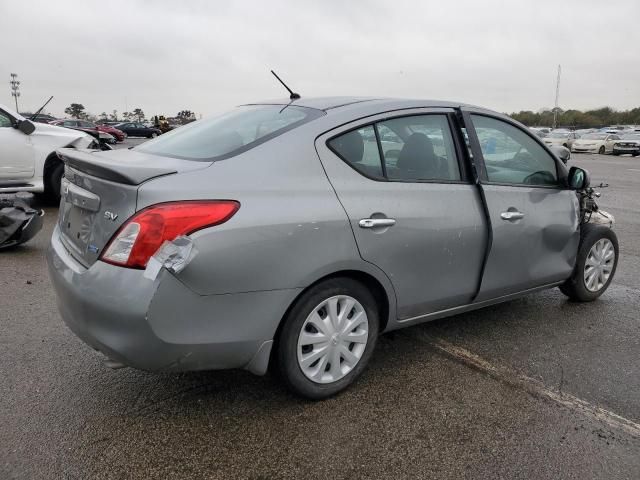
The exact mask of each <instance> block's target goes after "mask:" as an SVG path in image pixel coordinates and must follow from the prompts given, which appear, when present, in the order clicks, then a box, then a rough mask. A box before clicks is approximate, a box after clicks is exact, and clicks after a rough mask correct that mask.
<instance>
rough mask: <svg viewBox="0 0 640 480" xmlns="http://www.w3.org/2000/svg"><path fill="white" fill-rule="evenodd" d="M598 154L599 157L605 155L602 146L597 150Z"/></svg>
mask: <svg viewBox="0 0 640 480" xmlns="http://www.w3.org/2000/svg"><path fill="white" fill-rule="evenodd" d="M598 153H599V154H600V155H604V153H605V148H604V145H602V146H601V147H600V148H599V149H598Z"/></svg>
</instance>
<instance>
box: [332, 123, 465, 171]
mask: <svg viewBox="0 0 640 480" xmlns="http://www.w3.org/2000/svg"><path fill="white" fill-rule="evenodd" d="M376 132H377V136H376ZM328 146H329V148H331V150H333V151H334V152H335V153H336V154H337V155H338V156H340V157H341V158H342V159H343V160H344V161H346V162H347V163H349V165H351V166H352V167H353V168H354V169H356V170H357V171H359V172H360V173H363V174H365V175H366V176H368V177H371V178H374V179H379V180H385V179H386V180H391V181H393V180H396V181H408V182H420V181H459V180H460V178H461V176H460V167H459V165H458V159H457V157H456V153H455V148H454V144H453V139H452V137H451V131H450V128H449V122H448V120H447V116H446V115H414V116H409V117H398V118H394V119H391V120H385V121H383V122H378V123H375V124H372V125H367V126H364V127H360V128H359V129H356V130H351V131H349V132H346V133H343V134H342V135H339V136H337V137H334V138H332V139H331V140H329V141H328Z"/></svg>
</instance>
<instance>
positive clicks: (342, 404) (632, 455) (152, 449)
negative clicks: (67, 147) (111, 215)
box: [0, 141, 640, 479]
mask: <svg viewBox="0 0 640 480" xmlns="http://www.w3.org/2000/svg"><path fill="white" fill-rule="evenodd" d="M131 143H139V142H138V141H128V143H127V145H129V144H131ZM127 145H124V146H125V147H126V146H127ZM570 164H575V165H579V166H582V167H584V168H587V169H588V170H589V171H590V172H591V174H592V184H594V183H599V182H600V181H605V182H608V183H610V184H611V186H610V187H609V188H607V189H603V190H602V193H603V196H602V198H601V200H600V205H601V207H602V208H604V209H606V210H608V211H610V212H611V213H613V214H614V215H615V216H616V221H617V226H616V230H617V233H618V235H619V239H620V244H621V257H620V261H619V264H618V272H617V275H616V278H615V280H614V284H613V285H612V286H611V288H610V289H609V291H608V292H607V293H606V294H605V295H604V296H603V297H602V298H601V299H599V300H598V301H596V302H594V303H592V304H574V303H569V302H568V301H567V300H566V299H565V297H564V296H563V295H562V294H561V293H560V292H559V291H558V290H557V289H554V290H551V291H546V292H542V293H539V294H535V295H532V296H529V297H527V298H523V299H519V300H515V301H511V302H509V303H505V304H502V305H497V306H493V307H488V308H485V309H483V310H480V311H477V312H472V313H467V314H463V315H458V316H456V317H453V318H449V319H445V320H440V321H436V322H432V323H429V324H425V325H420V326H416V327H412V328H409V329H405V330H401V331H397V332H393V333H391V334H388V335H385V336H383V337H382V338H381V339H380V342H379V345H378V348H377V351H376V354H375V355H374V358H373V361H372V364H371V366H370V368H369V369H368V370H367V372H366V373H365V374H364V376H363V377H362V379H361V380H360V381H359V382H358V383H357V384H355V385H354V386H353V387H352V388H351V389H349V390H348V391H347V392H345V393H344V394H342V395H340V396H338V397H336V398H333V399H330V400H327V401H323V402H318V403H313V402H308V401H303V400H300V399H298V398H296V397H293V396H292V395H290V394H289V393H287V391H285V390H284V388H283V387H281V386H280V384H279V383H278V382H277V381H275V380H274V379H273V378H272V377H270V376H266V377H255V376H252V375H251V374H249V373H247V372H244V371H224V372H200V373H188V374H150V373H145V372H140V371H135V370H132V369H120V370H110V369H108V368H107V367H105V365H104V363H103V358H102V357H101V356H100V355H98V354H97V353H95V352H93V351H92V350H91V349H89V348H88V347H86V346H85V345H84V344H83V343H82V342H81V341H80V340H78V339H77V338H76V337H75V336H74V335H72V334H71V333H70V332H69V331H68V330H67V328H66V327H65V326H64V324H63V323H62V320H61V319H60V317H59V315H58V312H57V310H56V307H55V299H54V294H53V291H52V289H51V287H50V285H49V280H48V275H47V271H46V265H45V260H44V254H45V250H46V246H47V242H48V239H49V236H50V234H51V230H52V227H53V224H54V222H55V219H56V215H57V209H56V208H55V207H47V208H46V217H45V218H46V223H45V228H44V231H43V232H41V233H40V234H39V236H38V237H36V239H34V240H33V241H32V242H30V243H29V244H27V245H25V246H23V247H21V248H17V249H14V250H11V251H5V252H2V253H0V326H1V327H2V334H1V335H0V365H1V366H2V370H1V372H2V374H1V375H0V392H1V395H0V478H1V479H5V478H6V479H57V478H63V479H88V478H92V479H102V478H110V479H111V478H113V479H125V478H127V479H128V478H131V479H137V478H140V479H148V478H158V479H164V478H211V479H218V478H220V479H222V478H224V479H232V478H251V479H269V478H309V479H313V478H335V479H353V478H509V479H513V478H532V479H534V478H535V479H539V478H576V479H591V478H608V479H611V478H628V479H637V478H640V375H639V371H640V322H639V317H640V313H639V312H640V193H639V192H640V159H639V158H631V157H626V156H625V157H613V156H600V155H591V156H588V155H574V157H573V159H572V160H571V162H570Z"/></svg>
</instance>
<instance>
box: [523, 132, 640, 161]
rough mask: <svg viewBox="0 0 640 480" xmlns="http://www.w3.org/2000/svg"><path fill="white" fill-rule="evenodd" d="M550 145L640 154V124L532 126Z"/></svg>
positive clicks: (614, 153)
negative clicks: (598, 126) (587, 126)
mask: <svg viewBox="0 0 640 480" xmlns="http://www.w3.org/2000/svg"><path fill="white" fill-rule="evenodd" d="M530 130H532V131H533V132H535V133H536V134H537V135H538V136H539V137H541V138H542V139H543V141H544V143H545V144H546V145H548V146H562V147H565V148H568V149H569V150H571V151H572V152H575V153H599V154H601V155H602V154H607V153H611V154H613V155H623V154H630V155H632V156H634V157H635V156H638V155H640V126H629V127H622V128H620V127H606V128H602V129H599V130H598V129H595V128H592V129H583V130H574V131H571V130H567V129H562V128H558V129H553V130H552V129H550V128H544V127H531V128H530Z"/></svg>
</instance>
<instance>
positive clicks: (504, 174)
mask: <svg viewBox="0 0 640 480" xmlns="http://www.w3.org/2000/svg"><path fill="white" fill-rule="evenodd" d="M471 118H472V120H473V125H474V127H475V130H476V133H477V135H478V140H479V141H480V147H481V149H482V155H483V157H484V163H485V166H486V170H487V177H488V180H489V181H490V182H495V183H507V184H514V185H540V186H555V185H558V174H557V166H556V162H555V160H554V159H553V158H552V157H551V155H549V154H548V153H547V152H546V151H545V150H544V149H543V148H542V147H541V146H540V145H539V144H538V143H537V142H536V141H535V140H534V139H533V138H531V137H530V136H529V135H527V134H526V133H525V132H523V131H521V130H520V129H519V128H516V127H514V126H513V125H510V124H508V123H506V122H503V121H501V120H497V119H495V118H490V117H485V116H482V115H471Z"/></svg>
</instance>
